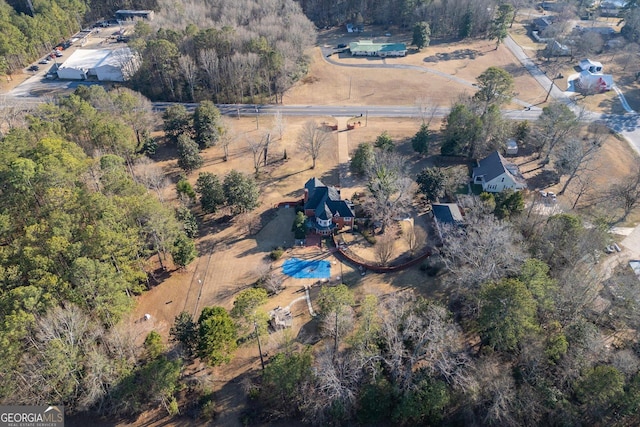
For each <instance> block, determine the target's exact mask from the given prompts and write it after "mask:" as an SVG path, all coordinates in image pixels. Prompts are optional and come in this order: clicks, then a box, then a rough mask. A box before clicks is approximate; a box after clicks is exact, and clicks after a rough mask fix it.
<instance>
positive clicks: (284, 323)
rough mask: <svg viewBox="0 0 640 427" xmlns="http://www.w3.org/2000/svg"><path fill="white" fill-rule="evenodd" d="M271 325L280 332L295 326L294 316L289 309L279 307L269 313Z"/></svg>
mask: <svg viewBox="0 0 640 427" xmlns="http://www.w3.org/2000/svg"><path fill="white" fill-rule="evenodd" d="M269 325H271V327H272V328H273V329H274V330H276V331H279V330H281V329H285V328H290V327H291V326H293V315H292V314H291V310H289V309H288V308H282V307H280V306H277V307H276V308H274V309H273V310H271V311H270V312H269Z"/></svg>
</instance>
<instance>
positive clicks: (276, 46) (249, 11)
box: [131, 0, 315, 103]
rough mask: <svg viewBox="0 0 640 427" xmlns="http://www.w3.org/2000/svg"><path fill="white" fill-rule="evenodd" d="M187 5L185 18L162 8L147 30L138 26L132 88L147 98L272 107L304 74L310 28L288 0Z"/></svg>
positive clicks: (169, 7)
mask: <svg viewBox="0 0 640 427" xmlns="http://www.w3.org/2000/svg"><path fill="white" fill-rule="evenodd" d="M191 6H192V9H191V10H189V11H188V12H189V14H190V15H189V16H186V15H185V13H186V12H187V11H183V12H182V14H181V13H179V11H176V9H175V7H174V6H173V5H166V6H165V7H163V8H161V11H160V12H159V13H158V16H157V19H156V20H155V21H153V22H152V23H151V24H148V23H146V22H139V23H138V25H137V26H136V38H135V40H134V41H133V42H132V46H134V47H135V48H136V49H137V50H138V51H139V52H140V53H141V55H142V66H141V68H140V70H139V71H138V72H137V73H136V75H135V77H134V78H133V80H132V82H131V84H132V85H133V86H134V87H135V88H136V89H138V90H140V91H142V92H143V93H145V94H146V95H147V96H149V97H150V98H152V99H164V100H173V101H198V100H203V99H210V100H213V101H215V102H218V103H220V102H229V103H242V102H245V101H250V102H258V101H260V100H268V101H276V102H277V101H278V99H279V98H280V97H281V96H282V93H283V92H284V91H285V90H286V89H287V88H289V87H290V85H291V84H292V83H293V82H294V81H296V80H297V79H298V78H299V77H300V76H301V75H303V74H304V73H305V71H306V65H307V59H306V58H305V56H304V51H305V49H306V48H307V47H309V46H311V45H312V44H313V43H314V42H315V28H314V26H313V24H311V22H310V21H309V20H308V19H307V18H306V17H305V16H304V14H303V13H302V11H301V10H300V8H299V6H298V5H297V4H295V3H294V2H292V1H291V0H260V1H257V2H237V1H231V0H229V1H222V2H219V4H217V5H216V6H215V7H212V6H210V5H208V4H207V3H205V2H202V3H197V4H192V5H191ZM195 11H199V12H200V13H201V17H200V19H196V20H194V19H192V18H193V16H192V15H191V14H192V13H194V12H195ZM150 25H154V26H160V27H157V28H156V27H154V28H152V27H151V26H150Z"/></svg>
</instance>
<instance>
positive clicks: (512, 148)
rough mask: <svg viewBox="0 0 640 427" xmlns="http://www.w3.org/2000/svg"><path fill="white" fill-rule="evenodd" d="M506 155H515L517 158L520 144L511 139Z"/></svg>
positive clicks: (508, 142)
mask: <svg viewBox="0 0 640 427" xmlns="http://www.w3.org/2000/svg"><path fill="white" fill-rule="evenodd" d="M506 154H509V155H513V156H515V155H516V154H518V143H517V142H516V140H515V139H513V138H509V139H508V140H507V150H506Z"/></svg>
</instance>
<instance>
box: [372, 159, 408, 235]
mask: <svg viewBox="0 0 640 427" xmlns="http://www.w3.org/2000/svg"><path fill="white" fill-rule="evenodd" d="M366 174H367V176H368V177H369V183H368V185H367V190H368V194H367V198H366V200H365V202H364V203H363V207H364V209H365V211H366V212H367V213H368V214H369V215H370V216H371V218H372V219H373V220H374V221H377V222H379V223H380V225H381V227H382V230H381V231H382V234H384V231H385V230H386V227H388V226H389V225H390V224H391V222H392V221H393V220H394V219H400V218H402V217H404V216H405V215H406V214H407V212H408V209H409V206H410V205H411V201H412V200H413V196H414V194H415V189H416V184H415V181H414V180H413V179H411V178H409V176H408V175H407V173H406V162H405V159H403V158H402V157H401V156H399V155H398V154H396V153H393V152H380V153H377V155H376V156H375V157H374V159H373V162H372V163H371V164H370V165H369V168H368V170H367V171H366Z"/></svg>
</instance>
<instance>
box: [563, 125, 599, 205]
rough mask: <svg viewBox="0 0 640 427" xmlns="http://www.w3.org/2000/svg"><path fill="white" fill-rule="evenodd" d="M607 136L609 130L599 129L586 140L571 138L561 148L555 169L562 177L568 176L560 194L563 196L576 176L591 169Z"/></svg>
mask: <svg viewBox="0 0 640 427" xmlns="http://www.w3.org/2000/svg"><path fill="white" fill-rule="evenodd" d="M607 134H608V129H607V128H601V127H597V128H596V129H594V132H592V133H590V134H589V135H587V136H585V137H584V138H582V139H576V138H570V139H569V140H568V141H566V142H565V143H564V145H563V146H562V147H560V149H559V150H558V152H557V153H556V161H555V164H554V167H555V169H556V170H557V171H558V173H559V174H560V175H567V180H566V181H565V183H564V185H563V186H562V189H561V190H560V191H559V192H558V194H563V193H564V192H565V191H566V190H567V187H568V186H569V184H570V183H571V181H572V180H573V179H574V178H575V177H576V176H578V175H579V174H581V173H583V172H585V171H587V170H588V169H589V165H590V163H591V161H592V160H593V159H594V157H595V156H596V154H597V153H598V151H600V148H601V147H602V145H603V144H604V140H605V139H606V137H607Z"/></svg>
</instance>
